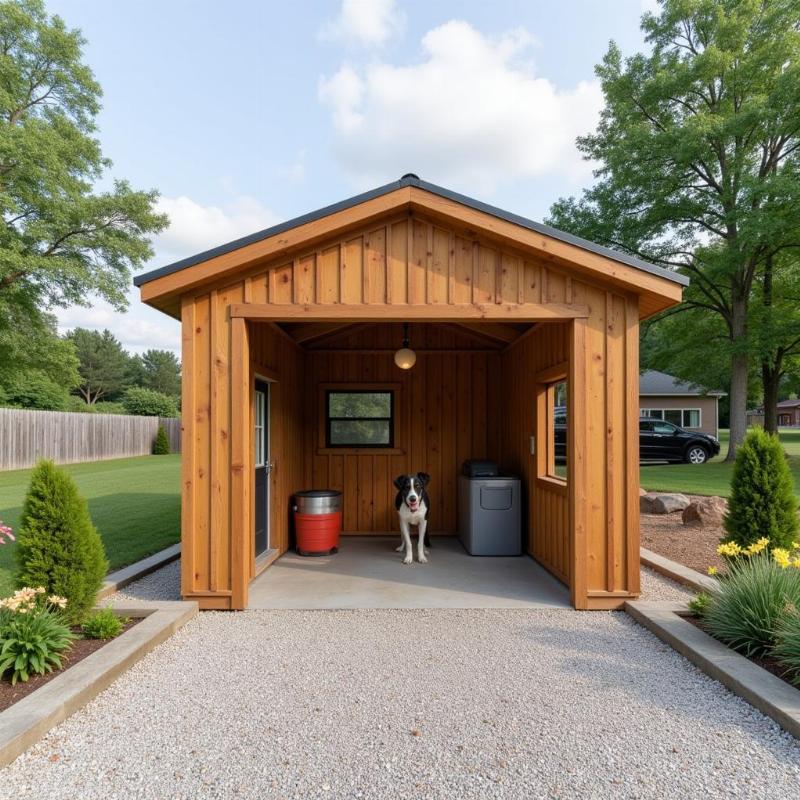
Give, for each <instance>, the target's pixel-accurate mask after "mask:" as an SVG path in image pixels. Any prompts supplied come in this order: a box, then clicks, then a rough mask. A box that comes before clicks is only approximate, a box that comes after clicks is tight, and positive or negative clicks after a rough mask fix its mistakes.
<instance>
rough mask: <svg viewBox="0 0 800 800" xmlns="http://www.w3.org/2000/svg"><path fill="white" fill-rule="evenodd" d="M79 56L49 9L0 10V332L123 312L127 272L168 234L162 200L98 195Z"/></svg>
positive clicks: (78, 46)
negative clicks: (37, 320)
mask: <svg viewBox="0 0 800 800" xmlns="http://www.w3.org/2000/svg"><path fill="white" fill-rule="evenodd" d="M83 45H84V40H83V38H82V36H81V34H80V32H79V31H76V30H70V29H68V28H67V27H66V25H65V24H64V22H63V21H62V20H61V19H60V18H59V17H55V16H53V17H50V16H48V14H47V13H46V11H45V7H44V4H43V3H42V2H41V0H11V1H9V2H0V217H1V218H2V223H0V325H3V324H4V320H5V319H6V318H7V316H8V313H9V312H8V309H10V308H14V309H17V312H18V313H19V311H20V310H24V311H25V312H26V313H27V314H28V315H29V316H31V317H34V316H36V314H37V313H38V311H39V310H41V309H44V308H49V307H53V306H67V305H71V304H81V305H85V304H87V302H89V300H90V299H91V297H92V296H99V297H102V298H105V299H106V300H108V301H109V302H110V303H111V304H112V305H114V306H115V307H117V308H123V307H124V306H125V303H126V300H125V292H126V289H127V287H128V285H129V278H130V270H131V268H132V267H137V266H139V265H141V264H142V263H144V262H145V261H146V260H147V259H149V258H150V257H151V255H152V251H151V248H150V243H149V239H148V236H149V234H153V233H157V232H158V231H160V230H162V229H163V228H164V227H165V225H166V222H167V220H166V218H165V217H164V216H162V215H159V214H156V213H154V210H153V208H154V203H155V200H156V197H157V195H156V193H155V192H152V191H150V192H141V191H134V190H133V189H132V188H131V187H130V186H129V185H128V184H127V183H126V182H125V181H119V180H118V181H113V182H110V186H111V188H108V189H107V190H105V191H96V190H95V184H96V183H98V182H99V181H100V180H101V179H105V175H106V172H107V170H108V168H109V167H110V162H109V161H108V159H106V158H104V157H103V154H102V152H101V149H100V144H99V142H98V141H97V139H96V138H95V136H94V134H95V131H96V127H95V117H96V115H97V113H98V110H99V108H100V96H101V91H100V87H99V85H98V84H97V81H96V80H95V79H94V76H93V75H92V72H91V70H90V69H89V68H88V67H87V66H86V64H84V63H83V60H82V55H83V54H82V48H83ZM106 185H109V182H108V181H106Z"/></svg>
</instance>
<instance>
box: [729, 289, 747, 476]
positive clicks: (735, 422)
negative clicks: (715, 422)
mask: <svg viewBox="0 0 800 800" xmlns="http://www.w3.org/2000/svg"><path fill="white" fill-rule="evenodd" d="M731 333H732V334H733V335H732V339H733V347H734V352H733V357H732V358H731V394H730V401H731V440H730V444H729V446H728V455H727V456H726V458H725V460H726V461H733V460H734V459H735V458H736V449H737V448H738V446H739V445H740V444H741V443H742V442H743V441H744V437H745V434H746V433H747V375H748V372H749V366H750V359H749V356H748V354H747V347H746V337H747V301H746V299H742V298H736V299H734V301H733V303H732V305H731Z"/></svg>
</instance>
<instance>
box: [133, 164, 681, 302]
mask: <svg viewBox="0 0 800 800" xmlns="http://www.w3.org/2000/svg"><path fill="white" fill-rule="evenodd" d="M404 211H405V212H410V213H418V214H424V215H427V216H429V217H431V218H433V219H434V220H439V221H441V222H443V223H446V224H448V225H450V226H453V227H456V228H457V229H458V228H460V229H462V230H464V232H465V234H466V235H472V236H481V237H484V238H487V239H490V240H495V241H497V242H498V243H500V244H504V245H506V246H512V247H514V248H516V249H518V250H523V251H528V252H530V253H531V254H532V256H534V257H536V258H538V259H539V260H542V261H545V262H550V263H553V264H557V265H562V266H565V267H568V268H569V269H571V270H574V271H576V272H578V273H580V274H583V275H586V276H587V277H590V278H591V277H594V278H595V279H600V280H602V281H603V282H606V283H610V284H612V285H614V286H617V287H619V288H620V289H622V290H624V291H629V292H633V293H636V294H638V295H639V296H640V309H641V315H642V316H643V317H645V316H650V315H652V314H655V313H657V312H658V311H661V310H663V309H665V308H669V307H670V306H672V305H675V304H676V303H679V302H680V301H681V298H682V289H683V287H684V286H686V285H687V284H688V279H687V278H686V277H685V276H683V275H680V274H679V273H676V272H672V271H670V270H666V269H663V268H662V267H658V266H656V265H654V264H649V263H648V262H646V261H642V260H640V259H638V258H634V257H633V256H630V255H628V254H626V253H621V252H618V251H615V250H610V249H608V248H606V247H602V246H600V245H596V244H594V243H592V242H589V241H587V240H585V239H581V238H579V237H577V236H573V235H572V234H569V233H565V232H564V231H559V230H557V229H555V228H551V227H549V226H547V225H542V224H540V223H537V222H534V221H533V220H529V219H526V218H525V217H520V216H518V215H516V214H511V213H509V212H507V211H503V210H502V209H499V208H496V207H494V206H489V205H486V204H485V203H481V202H479V201H478V200H474V199H472V198H470V197H466V196H465V195H460V194H457V193H456V192H451V191H449V190H448V189H444V188H442V187H440V186H435V185H434V184H430V183H427V182H425V181H422V180H420V179H419V178H417V177H416V176H412V175H408V176H404V177H403V178H401V179H400V180H399V181H394V182H392V183H389V184H386V185H385V186H381V187H379V188H377V189H373V190H372V191H369V192H365V193H363V194H360V195H356V196H355V197H351V198H349V199H348V200H344V201H342V202H340V203H335V204H334V205H331V206H327V207H325V208H321V209H319V210H318V211H314V212H312V213H310V214H305V215H303V216H300V217H296V218H295V219H292V220H289V221H287V222H284V223H281V224H280V225H275V226H273V227H271V228H267V229H265V230H263V231H259V232H257V233H254V234H251V235H250V236H246V237H244V238H241V239H237V240H235V241H233V242H229V243H227V244H224V245H221V246H220V247H216V248H214V249H212V250H207V251H205V252H202V253H199V254H197V255H194V256H190V257H189V258H185V259H182V260H181V261H176V262H175V263H173V264H168V265H167V266H164V267H161V268H159V269H156V270H152V271H151V272H147V273H144V274H142V275H138V276H136V277H135V278H134V281H133V282H134V285H136V286H138V287H139V288H140V290H141V298H142V301H143V302H145V303H148V304H149V305H152V306H154V307H156V308H159V309H160V310H162V311H164V312H165V313H167V314H170V315H171V316H175V317H180V296H181V294H183V293H185V292H187V291H193V290H195V289H197V288H200V287H202V286H204V285H206V284H210V283H214V282H217V281H219V280H220V279H224V278H225V277H226V276H228V275H231V276H232V275H233V274H235V273H236V272H239V271H242V270H246V269H248V268H250V267H253V266H255V265H258V264H262V263H268V262H271V261H274V260H277V259H280V258H281V257H283V256H287V257H288V256H290V255H292V254H294V253H299V252H302V251H304V250H309V249H312V248H313V247H314V246H315V245H316V244H318V243H320V242H322V241H324V240H325V239H327V238H330V237H333V236H335V235H338V234H340V233H342V232H344V231H347V230H348V229H350V228H356V227H359V226H362V225H365V224H368V223H369V222H370V221H371V220H377V219H379V218H381V217H385V216H387V215H389V214H392V213H402V212H404Z"/></svg>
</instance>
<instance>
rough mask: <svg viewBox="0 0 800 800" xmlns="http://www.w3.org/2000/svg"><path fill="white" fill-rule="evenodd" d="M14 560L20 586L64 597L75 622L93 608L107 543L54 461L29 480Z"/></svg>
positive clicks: (103, 571) (43, 464)
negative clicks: (103, 541)
mask: <svg viewBox="0 0 800 800" xmlns="http://www.w3.org/2000/svg"><path fill="white" fill-rule="evenodd" d="M15 557H16V559H17V574H16V582H17V586H20V587H22V586H44V587H45V589H46V590H47V592H48V594H56V595H60V596H62V597H66V598H67V601H68V602H67V608H66V613H67V614H68V615H69V618H70V619H71V620H72V621H73V622H80V621H81V620H82V619H83V617H84V616H85V615H86V613H87V612H88V611H89V610H90V609H91V608H92V606H93V605H94V602H95V599H96V597H97V592H98V590H99V589H100V587H101V585H102V583H103V578H104V577H105V574H106V570H107V569H108V562H107V561H106V557H105V552H104V550H103V543H102V541H101V539H100V535H99V534H98V532H97V530H96V528H95V527H94V525H92V520H91V517H90V516H89V509H88V507H87V505H86V501H85V500H84V499H83V498H82V497H81V496H80V495H79V494H78V488H77V486H76V485H75V482H74V481H73V480H72V478H71V477H70V476H69V475H68V474H67V472H65V471H64V470H63V469H58V468H57V467H56V466H55V465H54V464H53V463H52V462H51V461H40V462H39V464H37V466H36V468H35V469H34V470H33V473H32V474H31V483H30V487H29V488H28V494H27V495H26V497H25V504H24V506H23V508H22V517H21V519H20V528H19V532H18V536H17V544H16V547H15Z"/></svg>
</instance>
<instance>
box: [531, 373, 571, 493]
mask: <svg viewBox="0 0 800 800" xmlns="http://www.w3.org/2000/svg"><path fill="white" fill-rule="evenodd" d="M566 374H567V368H566V365H561V366H559V367H555V368H553V369H549V370H545V371H544V372H542V373H540V375H539V376H537V377H538V389H537V400H536V408H537V427H536V432H537V433H536V474H537V476H538V477H539V478H542V479H544V480H551V481H557V482H558V483H559V484H561V485H565V484H566V481H567V474H568V463H567V461H568V452H569V446H568V445H569V443H568V435H569V415H568V412H567V398H568V394H569V386H568V384H567V377H566Z"/></svg>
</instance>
